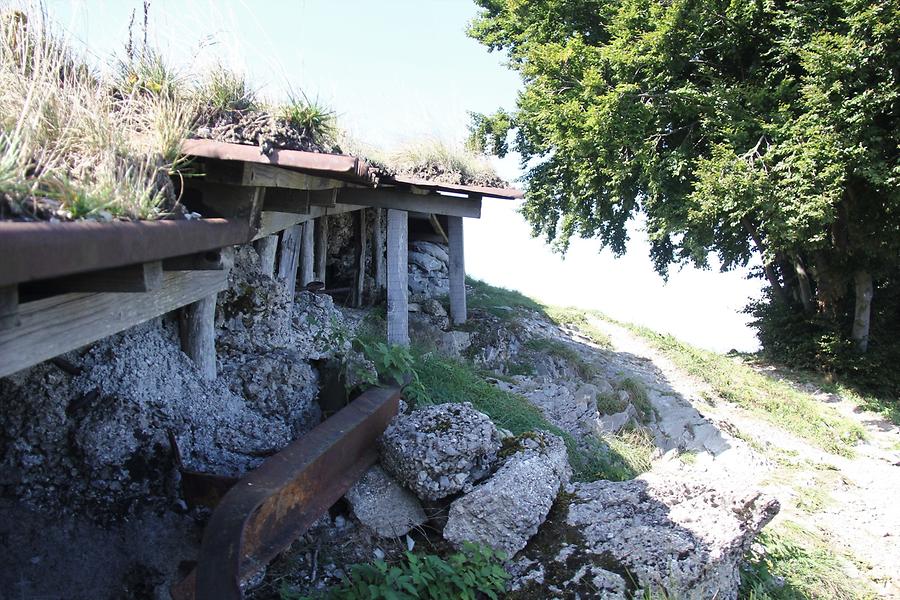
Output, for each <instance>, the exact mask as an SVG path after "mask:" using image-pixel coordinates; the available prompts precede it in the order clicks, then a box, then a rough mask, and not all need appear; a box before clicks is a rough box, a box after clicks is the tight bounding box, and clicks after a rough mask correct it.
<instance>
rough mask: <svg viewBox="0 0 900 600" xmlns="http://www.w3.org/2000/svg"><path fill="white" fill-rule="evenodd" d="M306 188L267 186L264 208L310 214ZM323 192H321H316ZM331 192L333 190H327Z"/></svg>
mask: <svg viewBox="0 0 900 600" xmlns="http://www.w3.org/2000/svg"><path fill="white" fill-rule="evenodd" d="M310 193H311V192H307V191H305V190H291V189H285V188H266V196H265V200H264V201H263V210H274V211H277V212H284V213H294V214H298V215H308V214H309V204H310V198H309V194H310ZM316 193H317V194H318V193H321V192H316ZM327 193H329V194H330V193H331V192H327Z"/></svg>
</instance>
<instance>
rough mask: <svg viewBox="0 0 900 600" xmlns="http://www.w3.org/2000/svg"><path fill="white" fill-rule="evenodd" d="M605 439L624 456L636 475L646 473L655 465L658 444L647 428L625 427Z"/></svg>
mask: <svg viewBox="0 0 900 600" xmlns="http://www.w3.org/2000/svg"><path fill="white" fill-rule="evenodd" d="M604 440H605V441H606V443H607V444H609V446H610V448H612V449H613V451H614V452H615V453H616V454H617V455H618V456H620V457H621V458H622V460H623V462H624V463H625V464H626V465H627V466H628V469H629V470H630V471H631V472H632V473H634V476H637V475H640V474H641V473H646V472H647V471H649V470H650V468H651V467H652V466H653V456H654V454H655V453H656V444H654V443H653V436H652V435H651V434H650V433H649V432H648V431H647V430H645V429H643V428H637V429H623V430H622V431H620V432H618V433H617V434H615V435H610V436H605V437H604Z"/></svg>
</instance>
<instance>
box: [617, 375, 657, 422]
mask: <svg viewBox="0 0 900 600" xmlns="http://www.w3.org/2000/svg"><path fill="white" fill-rule="evenodd" d="M616 389H617V390H624V391H626V392H628V397H629V398H631V404H632V406H634V408H635V410H637V412H638V417H639V418H640V420H641V422H642V423H649V422H650V421H652V420H653V419H654V418H656V417H658V416H659V414H658V413H657V411H656V408H654V406H653V404H651V403H650V398H649V397H648V396H647V387H646V386H645V385H644V383H643V382H642V381H640V380H639V379H635V378H633V377H626V378H625V379H623V380H622V381H620V382H619V383H618V385H616Z"/></svg>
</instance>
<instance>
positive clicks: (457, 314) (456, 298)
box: [447, 217, 466, 325]
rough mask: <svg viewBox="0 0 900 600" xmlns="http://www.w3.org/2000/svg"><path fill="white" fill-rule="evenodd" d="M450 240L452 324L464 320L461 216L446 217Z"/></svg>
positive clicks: (463, 258) (458, 323) (464, 289)
mask: <svg viewBox="0 0 900 600" xmlns="http://www.w3.org/2000/svg"><path fill="white" fill-rule="evenodd" d="M447 239H448V241H449V242H450V318H451V320H452V322H453V324H454V325H461V324H463V323H465V322H466V263H465V255H464V250H465V248H464V244H463V220H462V217H447Z"/></svg>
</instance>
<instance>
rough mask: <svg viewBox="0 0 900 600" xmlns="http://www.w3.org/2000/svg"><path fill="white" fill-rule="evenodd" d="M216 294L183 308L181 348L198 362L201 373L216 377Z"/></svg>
mask: <svg viewBox="0 0 900 600" xmlns="http://www.w3.org/2000/svg"><path fill="white" fill-rule="evenodd" d="M216 296H217V295H216V294H212V295H210V296H207V297H206V298H203V299H201V300H198V301H197V302H194V303H193V304H188V305H187V306H185V307H184V308H182V309H181V315H180V318H179V325H180V327H179V329H180V330H181V349H182V350H183V351H184V353H185V354H187V355H188V356H189V357H190V358H191V360H193V361H194V363H196V365H197V368H198V369H199V370H200V375H201V376H202V377H203V378H204V379H207V380H210V381H211V380H213V379H215V378H216V331H215V321H216Z"/></svg>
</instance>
